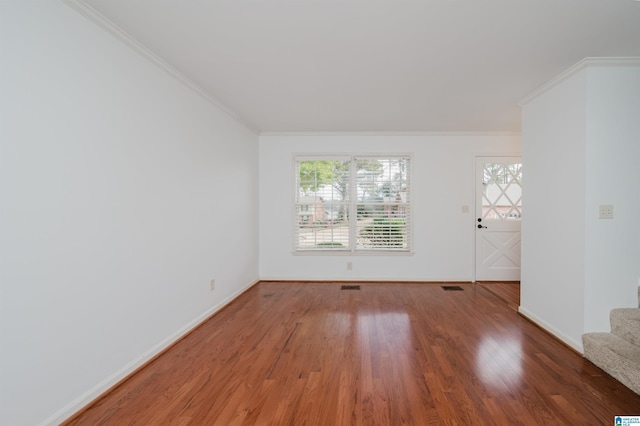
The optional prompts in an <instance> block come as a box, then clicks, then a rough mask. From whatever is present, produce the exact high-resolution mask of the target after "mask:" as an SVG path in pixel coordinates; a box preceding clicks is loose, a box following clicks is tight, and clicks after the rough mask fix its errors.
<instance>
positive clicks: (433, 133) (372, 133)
mask: <svg viewBox="0 0 640 426" xmlns="http://www.w3.org/2000/svg"><path fill="white" fill-rule="evenodd" d="M520 135H521V132H516V131H485V130H478V131H422V132H412V131H395V132H394V131H345V132H325V131H317V132H313V131H309V132H305V131H264V132H260V136H520Z"/></svg>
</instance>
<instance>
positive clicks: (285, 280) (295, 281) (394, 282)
mask: <svg viewBox="0 0 640 426" xmlns="http://www.w3.org/2000/svg"><path fill="white" fill-rule="evenodd" d="M260 281H261V282H267V281H272V282H283V283H291V284H300V283H333V282H336V281H337V282H356V283H365V282H366V283H376V284H390V285H402V284H404V283H411V284H414V283H415V284H420V283H424V284H425V285H442V284H448V283H460V284H474V282H473V281H470V280H469V278H462V279H459V280H454V279H451V278H446V279H437V278H434V279H424V278H401V279H391V278H367V277H357V278H354V277H348V278H347V277H337V278H336V277H329V278H291V277H285V278H283V277H260Z"/></svg>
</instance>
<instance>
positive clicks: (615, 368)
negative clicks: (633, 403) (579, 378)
mask: <svg viewBox="0 0 640 426" xmlns="http://www.w3.org/2000/svg"><path fill="white" fill-rule="evenodd" d="M582 345H583V347H584V357H585V358H587V359H588V360H589V361H591V362H592V363H594V364H595V365H597V366H598V367H600V368H601V369H603V370H604V371H606V372H607V373H609V374H610V375H611V376H612V377H614V378H615V379H617V380H618V381H619V382H620V383H622V384H623V385H625V386H626V387H628V388H629V389H631V390H632V391H634V392H635V393H637V394H638V395H640V347H638V346H636V345H633V344H631V343H629V342H627V341H626V340H624V339H622V338H620V337H618V336H616V335H615V334H611V333H587V334H584V335H583V336H582Z"/></svg>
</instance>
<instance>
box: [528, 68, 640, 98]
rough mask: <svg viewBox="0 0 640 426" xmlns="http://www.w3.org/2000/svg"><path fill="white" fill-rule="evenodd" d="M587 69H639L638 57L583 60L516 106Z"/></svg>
mask: <svg viewBox="0 0 640 426" xmlns="http://www.w3.org/2000/svg"><path fill="white" fill-rule="evenodd" d="M589 67H640V57H627V58H625V57H612V58H584V59H582V60H581V61H580V62H578V63H577V64H575V65H573V66H572V67H571V68H569V69H568V70H566V71H564V72H562V73H561V74H559V75H558V76H556V77H554V78H553V79H551V80H550V81H548V82H547V83H545V84H543V85H542V86H540V87H539V88H537V89H536V90H534V91H533V92H531V93H529V94H528V95H527V96H525V97H524V98H523V99H522V100H521V101H520V102H518V105H519V106H521V107H523V106H525V105H526V104H528V103H529V102H531V101H532V100H534V99H535V98H537V97H538V96H540V95H542V94H543V93H545V92H547V91H549V90H551V89H552V88H553V87H555V86H556V85H558V84H560V83H561V82H563V81H564V80H566V79H567V78H569V77H571V76H573V75H575V74H577V73H578V72H580V71H582V70H583V69H586V68H589Z"/></svg>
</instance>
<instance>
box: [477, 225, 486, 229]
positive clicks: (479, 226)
mask: <svg viewBox="0 0 640 426" xmlns="http://www.w3.org/2000/svg"><path fill="white" fill-rule="evenodd" d="M482 228H486V226H482V225H480V224H478V229H482Z"/></svg>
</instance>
